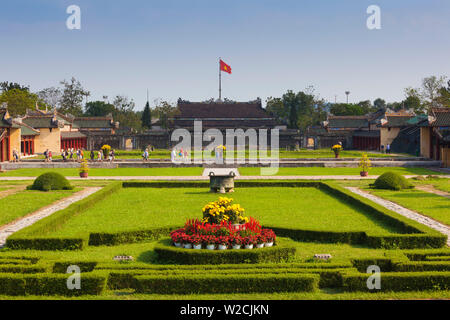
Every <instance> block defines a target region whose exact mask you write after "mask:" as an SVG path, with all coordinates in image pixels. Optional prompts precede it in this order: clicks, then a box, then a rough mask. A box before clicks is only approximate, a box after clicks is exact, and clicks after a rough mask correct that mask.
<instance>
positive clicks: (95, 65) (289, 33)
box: [0, 0, 450, 109]
mask: <svg viewBox="0 0 450 320" xmlns="http://www.w3.org/2000/svg"><path fill="white" fill-rule="evenodd" d="M71 4H75V5H78V6H80V8H81V15H82V16H81V20H82V22H81V30H68V29H67V28H66V19H67V17H68V16H69V15H68V14H67V13H66V8H67V7H68V6H69V5H71ZM371 4H375V5H378V6H380V8H381V24H382V29H381V30H368V29H367V27H366V19H367V17H368V14H367V13H366V9H367V7H368V6H369V5H371ZM449 18H450V1H448V0H422V1H418V0H395V1H392V0H371V1H366V0H341V1H329V0H315V1H314V0H308V1H307V0H227V1H217V0H158V1H156V0H146V1H141V0H136V1H133V0H128V1H123V0H114V1H111V0H109V1H107V0H82V1H76V0H69V1H65V0H61V1H58V0H53V1H51V0H15V1H2V4H1V6H0V58H1V59H0V81H7V80H8V81H15V82H19V83H23V84H27V85H30V86H31V89H32V90H33V91H37V90H40V89H43V88H45V87H50V86H56V85H58V82H59V81H60V80H62V79H69V78H70V77H72V76H75V77H76V78H77V79H78V80H80V81H81V82H82V84H83V85H84V86H85V87H86V88H87V89H89V90H90V91H91V93H92V96H91V97H90V98H89V99H90V100H96V99H100V100H101V98H102V96H103V95H107V96H109V97H111V98H112V97H113V96H114V95H116V94H124V95H127V96H129V97H130V98H133V99H134V100H135V102H136V104H137V109H142V108H143V106H144V104H145V100H146V91H147V88H148V89H149V94H150V100H151V101H153V99H156V98H161V99H166V100H169V101H172V102H175V101H176V99H177V98H178V97H182V98H183V99H187V100H192V101H199V100H205V99H209V98H211V97H215V98H217V96H218V58H219V57H222V59H223V60H224V61H225V62H227V63H228V64H229V65H230V66H231V67H232V68H233V74H232V75H228V74H223V77H222V80H223V83H222V84H223V96H224V97H227V98H230V99H234V100H239V101H246V100H252V99H255V98H256V97H261V98H262V99H263V100H265V99H266V97H268V96H281V95H282V94H283V93H284V92H285V91H286V90H287V89H292V90H295V91H298V90H303V89H304V88H305V87H307V86H309V85H313V86H314V87H315V90H316V93H317V94H320V96H321V97H322V98H324V99H326V100H328V101H334V98H335V95H337V100H338V101H342V102H343V101H345V94H344V92H345V91H346V90H350V91H351V94H350V100H351V101H352V102H357V101H360V100H364V99H370V100H373V99H375V98H377V97H382V98H384V99H386V100H387V101H395V100H401V99H402V98H403V88H405V87H408V86H419V85H420V80H421V79H422V78H423V77H425V76H429V75H447V76H450V60H449V57H450V41H449V40H450V19H449Z"/></svg>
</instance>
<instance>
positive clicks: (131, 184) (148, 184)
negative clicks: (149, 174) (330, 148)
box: [123, 180, 321, 188]
mask: <svg viewBox="0 0 450 320" xmlns="http://www.w3.org/2000/svg"><path fill="white" fill-rule="evenodd" d="M320 184H321V182H320V181H308V180H294V181H292V180H285V181H260V180H237V181H235V182H234V185H235V187H236V188H239V187H240V188H251V187H292V188H301V187H311V188H317V187H319V186H320ZM123 187H124V188H209V182H208V181H126V182H125V181H124V182H123Z"/></svg>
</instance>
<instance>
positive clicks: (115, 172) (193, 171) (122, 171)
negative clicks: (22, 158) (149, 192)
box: [0, 168, 203, 179]
mask: <svg viewBox="0 0 450 320" xmlns="http://www.w3.org/2000/svg"><path fill="white" fill-rule="evenodd" d="M49 171H54V172H58V173H61V174H62V175H64V176H67V177H76V176H79V173H78V168H57V169H48V168H39V169H38V168H33V169H17V170H11V171H7V172H5V173H0V179H1V177H37V176H39V175H41V174H43V173H45V172H49ZM202 172H203V168H114V169H103V168H91V169H90V170H89V176H91V177H95V176H97V177H99V176H200V175H201V174H202Z"/></svg>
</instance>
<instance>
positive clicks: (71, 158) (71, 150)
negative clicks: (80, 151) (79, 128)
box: [70, 148, 73, 161]
mask: <svg viewBox="0 0 450 320" xmlns="http://www.w3.org/2000/svg"><path fill="white" fill-rule="evenodd" d="M70 161H73V148H71V149H70Z"/></svg>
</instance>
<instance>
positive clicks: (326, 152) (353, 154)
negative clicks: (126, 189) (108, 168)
mask: <svg viewBox="0 0 450 320" xmlns="http://www.w3.org/2000/svg"><path fill="white" fill-rule="evenodd" d="M115 152H116V158H117V159H142V153H143V151H142V150H116V151H115ZM170 152H171V150H169V149H156V150H154V151H153V152H150V154H149V157H150V158H151V159H170ZM89 153H90V151H85V152H84V155H85V157H88V158H89ZM234 153H235V155H236V154H237V152H236V150H235V152H234ZM363 153H366V154H367V155H368V156H369V157H370V158H395V157H399V156H405V157H412V155H408V154H399V155H396V154H394V155H392V154H385V153H379V152H365V151H358V150H343V151H342V152H341V154H340V157H341V158H360V157H361V156H362V154H363ZM205 154H206V152H205ZM245 155H246V157H248V155H249V151H248V150H246V152H245ZM269 155H270V154H269ZM225 156H226V151H225ZM74 157H75V155H74ZM193 157H194V152H193V151H192V152H191V158H193ZM279 157H280V158H334V153H333V151H332V150H331V149H318V150H309V149H301V150H299V151H286V150H280V151H279ZM95 158H97V154H96V155H95ZM32 159H44V156H43V155H38V156H36V157H33V158H32ZM53 159H62V157H61V156H54V157H53Z"/></svg>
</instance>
